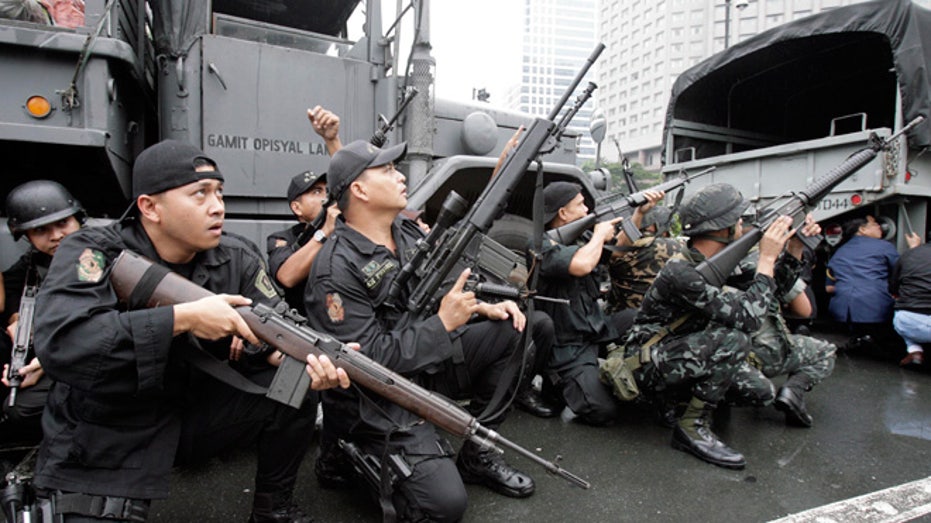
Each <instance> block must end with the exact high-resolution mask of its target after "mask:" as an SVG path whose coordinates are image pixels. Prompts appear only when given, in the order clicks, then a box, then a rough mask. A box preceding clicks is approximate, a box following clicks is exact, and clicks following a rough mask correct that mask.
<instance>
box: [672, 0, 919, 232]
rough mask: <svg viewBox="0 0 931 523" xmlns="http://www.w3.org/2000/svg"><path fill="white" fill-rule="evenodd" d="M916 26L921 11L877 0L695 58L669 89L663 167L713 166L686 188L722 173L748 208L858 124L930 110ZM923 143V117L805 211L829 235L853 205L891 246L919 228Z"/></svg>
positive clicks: (842, 151)
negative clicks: (877, 224) (880, 227)
mask: <svg viewBox="0 0 931 523" xmlns="http://www.w3.org/2000/svg"><path fill="white" fill-rule="evenodd" d="M928 34H931V12H929V11H927V10H926V9H923V8H920V7H918V6H915V5H913V4H912V3H911V2H910V1H909V0H879V1H873V2H866V3H862V4H857V5H851V6H848V7H842V8H837V9H833V10H830V11H826V12H823V13H820V14H817V15H814V16H811V17H807V18H804V19H801V20H798V21H795V22H791V23H787V24H785V25H781V26H778V27H776V28H773V29H771V30H769V31H766V32H763V33H760V34H759V35H756V36H755V37H753V38H750V39H747V40H745V41H743V42H740V43H738V44H736V45H734V46H732V47H730V48H728V49H726V50H724V51H722V52H720V53H718V54H716V55H714V56H712V57H710V58H708V59H707V60H705V61H703V62H701V63H699V64H696V65H695V66H693V67H692V68H690V69H688V70H686V71H685V72H684V73H682V74H681V75H680V76H679V78H678V79H677V81H676V83H675V84H674V86H673V89H672V94H671V97H670V101H669V105H668V110H667V113H666V122H665V131H664V133H665V134H664V144H663V147H664V167H663V172H664V173H665V174H672V173H676V172H678V171H679V170H681V169H687V170H689V171H697V170H699V169H702V168H704V167H707V166H711V165H715V166H717V170H716V171H715V172H714V173H713V174H712V175H711V176H708V177H705V178H704V179H702V180H700V181H698V183H695V184H692V185H691V186H690V187H689V190H690V191H695V190H697V189H698V188H700V187H701V186H702V185H703V184H705V183H713V182H722V181H724V182H728V183H731V184H733V185H735V186H736V187H738V188H739V189H740V190H741V191H742V192H743V194H744V195H746V196H747V197H748V198H750V199H751V200H752V201H753V202H754V203H755V204H756V205H757V206H762V205H765V204H766V202H767V201H770V200H772V199H773V198H774V197H776V196H779V195H782V194H784V193H786V192H787V191H791V190H793V189H801V188H803V187H804V186H805V185H807V184H808V183H810V182H811V181H812V180H814V179H815V178H817V177H818V176H820V175H821V174H824V173H826V172H827V171H829V170H830V169H831V168H832V167H834V166H836V165H838V164H839V163H840V162H841V161H842V160H843V159H844V158H846V157H847V156H848V155H850V154H851V153H853V152H854V151H857V150H858V149H860V148H862V147H864V146H865V145H866V143H867V139H868V137H869V135H870V133H873V132H875V133H876V134H877V135H879V136H882V137H887V136H889V135H890V134H891V133H892V132H894V131H895V130H897V129H899V128H901V127H903V126H904V125H905V124H906V123H908V122H909V121H910V120H912V119H913V118H915V117H916V116H918V115H923V116H925V117H929V116H931V111H929V109H931V77H929V76H928V68H927V64H928V63H929V60H931V41H929V40H928V38H927V35H928ZM929 144H931V122H929V120H925V122H924V123H922V124H921V125H920V126H918V127H916V128H914V129H912V130H911V132H909V133H908V135H907V141H906V140H904V139H902V140H900V141H899V142H898V143H897V144H896V145H895V146H894V147H892V148H890V149H889V150H888V151H886V152H884V153H880V154H879V155H878V156H877V157H876V159H875V160H874V161H872V162H871V163H870V164H868V165H867V166H865V167H864V168H862V169H861V170H860V171H859V172H858V173H856V174H855V175H853V176H852V177H851V178H849V179H847V180H846V181H845V182H844V183H842V184H840V185H839V186H838V187H837V188H836V189H835V190H834V191H833V192H832V194H831V195H830V196H829V197H827V198H825V199H824V200H823V201H822V202H821V203H820V205H819V206H818V208H817V209H815V217H816V218H817V219H818V220H819V221H821V223H822V225H823V227H824V228H825V229H826V231H827V232H828V233H829V235H828V239H829V242H832V243H836V242H837V241H838V240H839V229H840V227H839V226H838V225H837V224H839V223H842V222H843V220H844V219H845V217H847V216H849V215H850V213H852V212H856V211H858V210H868V211H869V212H870V213H872V214H873V215H875V216H877V218H879V219H881V220H882V221H883V222H884V223H885V224H886V226H887V227H886V230H887V238H888V239H892V240H895V241H896V243H897V244H898V247H899V249H900V250H901V249H904V248H905V241H904V235H905V233H906V232H908V230H909V229H914V230H915V231H916V232H917V233H918V234H919V235H921V236H922V237H926V235H927V232H928V227H929V222H928V203H929V196H931V155H926V154H925V152H926V151H927V149H928V146H929Z"/></svg>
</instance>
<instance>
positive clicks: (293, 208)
mask: <svg viewBox="0 0 931 523" xmlns="http://www.w3.org/2000/svg"><path fill="white" fill-rule="evenodd" d="M288 205H289V206H290V207H291V212H292V213H294V215H295V216H297V215H299V214H300V209H299V207H300V205H301V204H300V202H298V201H297V200H291V203H290V204H288Z"/></svg>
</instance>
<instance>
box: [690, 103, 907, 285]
mask: <svg viewBox="0 0 931 523" xmlns="http://www.w3.org/2000/svg"><path fill="white" fill-rule="evenodd" d="M922 121H924V117H923V116H919V117H917V118H915V119H914V120H912V121H911V122H909V123H908V125H906V126H905V127H903V128H901V129H899V130H898V131H897V132H896V133H894V134H893V135H892V136H890V137H889V138H888V139H886V140H883V139H882V138H880V137H879V136H877V135H876V134H875V133H873V134H871V135H870V138H869V144H868V145H867V146H866V147H864V148H863V149H860V150H859V151H857V152H855V153H853V154H852V155H850V156H848V157H847V159H846V160H844V161H843V162H841V164H840V165H838V166H837V167H835V168H833V169H831V170H830V171H828V173H827V174H825V175H824V176H822V177H820V178H818V179H817V180H815V181H814V182H812V183H811V184H810V185H809V186H808V187H805V188H804V189H802V190H801V191H798V192H792V193H788V194H786V195H784V196H782V197H781V198H777V199H776V200H774V201H773V202H772V203H770V204H769V205H767V206H766V207H763V208H761V209H759V211H758V212H757V219H756V221H755V222H754V223H753V224H752V226H751V227H750V228H749V229H746V230H744V232H743V235H742V236H741V237H740V238H738V239H737V240H735V241H733V242H731V243H729V244H728V245H727V246H726V247H725V248H724V249H723V250H722V251H720V252H718V253H717V254H715V255H714V256H712V257H710V258H708V259H707V260H704V261H702V262H701V263H699V264H698V266H697V267H695V269H696V270H697V271H698V272H699V273H700V274H701V275H702V276H703V277H704V278H705V281H707V282H708V283H709V284H711V285H714V286H717V287H720V286H722V285H724V282H725V281H726V280H727V277H728V276H729V275H730V274H731V273H732V272H734V269H735V268H736V267H737V265H738V264H739V263H740V260H742V259H743V258H744V256H746V255H747V253H748V252H750V249H751V248H753V246H754V245H756V244H757V242H759V241H760V238H762V237H763V233H764V232H765V231H766V229H767V228H769V226H770V225H772V224H773V222H775V221H776V219H778V218H779V217H780V216H789V217H791V218H792V219H793V220H794V223H795V226H798V225H799V224H800V223H801V222H802V221H803V220H804V218H805V214H806V213H808V211H809V210H811V209H813V208H814V207H815V206H817V205H818V202H820V201H821V200H822V199H823V198H824V197H825V196H827V195H828V194H829V193H830V192H831V190H833V189H834V187H837V185H838V184H840V183H841V182H842V181H844V180H845V179H846V178H847V177H848V176H850V175H852V174H853V173H855V172H857V171H858V170H859V169H860V168H861V167H863V166H864V165H866V164H868V163H869V162H870V161H871V160H872V159H873V158H875V157H876V155H877V154H879V151H882V150H884V149H886V148H888V147H890V146H891V145H892V144H894V143H895V141H896V139H898V138H899V136H901V135H903V134H904V133H906V132H908V130H909V129H911V128H913V127H915V126H916V125H918V124H920V123H921V122H922Z"/></svg>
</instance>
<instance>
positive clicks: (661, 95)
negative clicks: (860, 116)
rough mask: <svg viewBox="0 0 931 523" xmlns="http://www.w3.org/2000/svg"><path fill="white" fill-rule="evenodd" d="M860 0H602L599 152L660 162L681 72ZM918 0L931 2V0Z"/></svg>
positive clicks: (647, 163)
mask: <svg viewBox="0 0 931 523" xmlns="http://www.w3.org/2000/svg"><path fill="white" fill-rule="evenodd" d="M863 1H865V0H749V1H746V0H744V1H738V0H599V5H598V38H599V39H600V40H601V41H602V42H604V43H605V45H606V46H607V49H606V50H605V52H604V54H602V57H601V60H600V61H601V64H600V68H599V70H598V80H597V83H598V85H599V86H600V89H599V90H598V91H596V101H597V107H600V108H601V110H602V111H603V112H604V114H605V118H606V119H607V124H608V130H607V138H606V139H605V144H603V146H602V155H603V156H604V157H605V158H607V159H609V160H614V159H616V158H617V155H618V149H620V150H622V151H623V153H622V154H624V155H626V156H627V157H628V158H630V159H631V161H636V162H640V163H641V164H643V165H644V166H646V167H648V168H659V165H660V160H661V152H660V147H661V143H662V133H663V120H664V118H665V115H666V104H667V102H668V100H669V93H670V90H671V88H672V85H673V83H674V82H675V80H676V77H677V76H678V75H679V73H681V72H682V71H684V70H685V69H688V68H689V67H691V66H693V65H695V64H697V63H698V62H700V61H702V60H704V59H705V58H707V57H709V56H711V55H712V54H714V53H717V52H718V51H721V50H723V49H724V48H725V47H726V46H727V45H732V44H734V43H736V42H739V41H741V40H744V39H746V38H749V37H751V36H754V35H756V34H757V33H760V32H763V31H765V30H767V29H770V28H772V27H775V26H777V25H780V24H783V23H786V22H789V21H792V20H796V19H798V18H802V17H805V16H808V15H812V14H815V13H818V12H821V11H825V10H828V9H834V8H837V7H841V6H844V5H850V4H857V3H861V2H863ZM913 2H914V3H916V4H918V5H922V6H924V7H931V0H913ZM727 22H729V23H727ZM525 65H526V64H525ZM615 144H616V147H614V145H615ZM607 145H611V147H605V146H607Z"/></svg>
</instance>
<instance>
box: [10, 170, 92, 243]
mask: <svg viewBox="0 0 931 523" xmlns="http://www.w3.org/2000/svg"><path fill="white" fill-rule="evenodd" d="M75 214H78V215H80V216H78V221H80V222H82V223H83V222H84V208H83V207H81V202H79V201H77V199H75V197H74V196H71V193H69V192H68V189H65V188H64V186H62V185H61V184H60V183H58V182H53V181H51V180H35V181H31V182H26V183H24V184H22V185H20V186H18V187H16V188H14V189H13V190H12V191H10V194H8V195H7V197H6V215H7V227H9V228H10V232H11V233H13V239H15V240H18V239H19V238H20V237H21V236H22V235H23V234H24V233H25V232H26V231H28V230H29V229H35V228H36V227H41V226H43V225H48V224H50V223H55V222H57V221H58V220H61V219H63V218H67V217H69V216H74V215H75Z"/></svg>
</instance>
